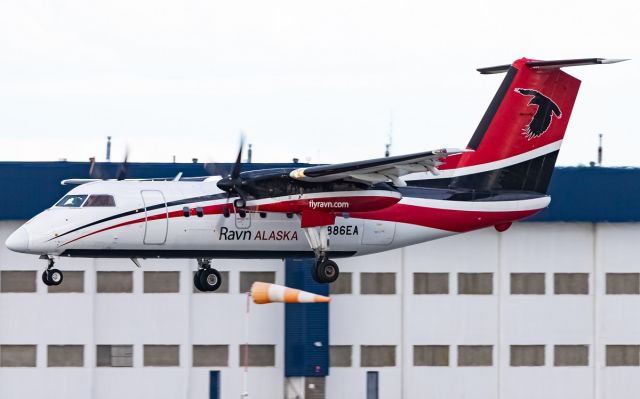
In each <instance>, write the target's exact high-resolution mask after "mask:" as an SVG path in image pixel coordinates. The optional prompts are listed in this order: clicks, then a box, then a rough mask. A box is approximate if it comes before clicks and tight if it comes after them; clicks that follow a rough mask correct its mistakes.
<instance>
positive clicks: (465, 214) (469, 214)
mask: <svg viewBox="0 0 640 399" xmlns="http://www.w3.org/2000/svg"><path fill="white" fill-rule="evenodd" d="M538 211H540V209H532V210H526V211H505V212H499V211H494V212H491V211H462V210H453V209H440V208H429V207H424V206H416V205H407V204H396V205H394V206H392V207H389V208H387V209H383V210H380V211H373V212H363V213H357V212H354V213H350V214H349V215H350V217H353V218H360V219H370V220H384V221H388V222H398V223H407V224H414V225H418V226H424V227H430V228H434V229H439V230H447V231H454V232H456V233H464V232H467V231H471V230H476V229H481V228H484V227H488V226H493V225H495V224H497V223H505V222H512V221H515V220H519V219H522V218H525V217H528V216H531V215H533V214H535V213H537V212H538Z"/></svg>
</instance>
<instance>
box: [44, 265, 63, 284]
mask: <svg viewBox="0 0 640 399" xmlns="http://www.w3.org/2000/svg"><path fill="white" fill-rule="evenodd" d="M63 279H64V276H63V275H62V272H61V271H60V270H58V269H47V270H45V271H44V272H42V282H43V283H45V284H46V285H47V286H52V285H60V284H61V283H62V280H63Z"/></svg>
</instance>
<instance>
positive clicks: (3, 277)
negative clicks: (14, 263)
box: [0, 270, 36, 292]
mask: <svg viewBox="0 0 640 399" xmlns="http://www.w3.org/2000/svg"><path fill="white" fill-rule="evenodd" d="M0 292H36V272H35V271H33V270H29V271H22V270H3V271H0Z"/></svg>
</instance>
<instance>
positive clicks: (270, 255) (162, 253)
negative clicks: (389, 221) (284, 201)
mask: <svg viewBox="0 0 640 399" xmlns="http://www.w3.org/2000/svg"><path fill="white" fill-rule="evenodd" d="M355 254H356V251H329V252H328V253H327V255H328V256H329V257H331V258H348V257H350V256H353V255H355ZM60 256H68V257H75V258H142V259H147V258H165V259H166V258H172V259H194V258H217V259H283V258H314V253H313V251H311V250H309V251H246V250H238V251H231V250H222V251H216V250H162V249H67V250H65V251H64V252H63V253H61V254H60Z"/></svg>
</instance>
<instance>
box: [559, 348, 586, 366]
mask: <svg viewBox="0 0 640 399" xmlns="http://www.w3.org/2000/svg"><path fill="white" fill-rule="evenodd" d="M553 365H554V366H588V365H589V345H556V346H555V347H554V348H553Z"/></svg>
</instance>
